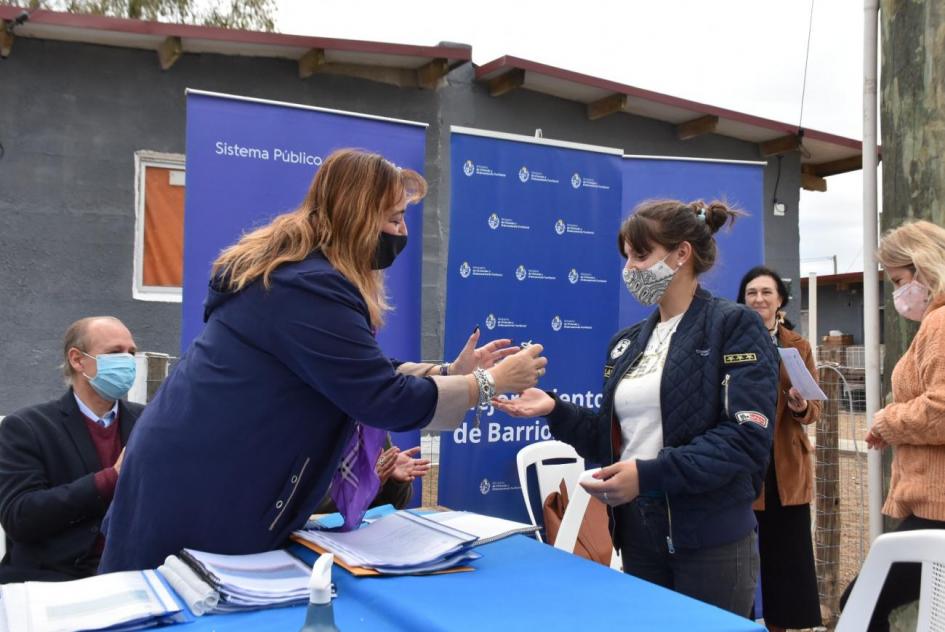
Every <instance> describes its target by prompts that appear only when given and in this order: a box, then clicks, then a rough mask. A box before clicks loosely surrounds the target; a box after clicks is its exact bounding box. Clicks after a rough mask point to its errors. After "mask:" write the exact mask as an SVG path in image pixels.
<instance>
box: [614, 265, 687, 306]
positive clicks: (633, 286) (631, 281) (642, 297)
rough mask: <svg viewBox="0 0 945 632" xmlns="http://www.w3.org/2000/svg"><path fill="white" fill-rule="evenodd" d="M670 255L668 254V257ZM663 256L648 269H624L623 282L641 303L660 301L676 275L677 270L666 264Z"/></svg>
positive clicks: (648, 303)
mask: <svg viewBox="0 0 945 632" xmlns="http://www.w3.org/2000/svg"><path fill="white" fill-rule="evenodd" d="M668 256H669V255H668V254H667V255H666V257H668ZM666 257H663V258H662V259H660V260H659V261H657V262H656V263H654V264H653V265H651V266H650V267H649V268H647V269H646V270H636V269H633V270H631V269H629V268H626V267H625V268H624V269H623V282H624V284H625V285H626V286H627V290H628V291H629V292H630V294H632V295H633V298H635V299H637V301H639V303H640V305H654V304H656V303H659V301H660V299H661V298H663V294H665V293H666V288H668V287H669V283H670V281H672V280H673V277H674V276H676V270H673V269H672V268H670V267H669V266H668V265H666Z"/></svg>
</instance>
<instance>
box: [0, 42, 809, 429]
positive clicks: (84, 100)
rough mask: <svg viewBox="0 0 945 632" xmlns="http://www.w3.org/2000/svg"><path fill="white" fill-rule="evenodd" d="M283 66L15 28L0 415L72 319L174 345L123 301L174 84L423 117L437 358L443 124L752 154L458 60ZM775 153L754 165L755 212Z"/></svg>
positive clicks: (793, 256)
mask: <svg viewBox="0 0 945 632" xmlns="http://www.w3.org/2000/svg"><path fill="white" fill-rule="evenodd" d="M296 73H297V68H296V65H295V63H294V62H291V61H288V60H272V59H260V58H249V57H228V56H221V55H189V54H188V55H184V56H183V57H182V58H181V59H180V60H179V61H178V62H177V63H176V64H175V65H174V67H173V68H172V69H171V70H169V71H167V72H162V71H161V70H160V68H159V67H158V64H157V60H156V56H155V53H154V52H153V51H146V50H135V49H123V48H111V47H104V46H94V45H85V44H73V43H65V42H55V41H47V40H32V39H27V38H19V39H17V42H16V49H15V51H14V54H13V55H11V57H10V58H9V59H7V60H4V61H0V85H2V86H3V107H2V108H0V143H2V144H3V146H4V148H5V150H6V154H5V156H4V157H3V158H2V159H0V323H2V327H0V354H2V357H3V358H4V367H5V369H4V370H3V371H2V378H0V415H2V414H7V413H10V412H12V411H13V410H16V409H17V408H19V407H22V406H25V405H29V404H33V403H36V402H39V401H43V400H46V399H50V398H52V397H56V396H57V395H58V394H60V393H61V391H62V385H61V382H60V380H59V377H58V375H59V373H58V370H57V365H58V364H59V362H60V353H61V351H60V349H59V346H60V338H61V335H62V332H63V331H64V330H65V328H66V327H67V326H68V324H69V323H70V322H72V321H73V320H75V319H76V318H79V317H82V316H87V315H92V314H105V313H108V314H113V315H115V316H118V317H119V318H121V319H122V320H123V321H125V323H126V324H127V325H128V327H129V328H130V329H131V331H132V333H133V334H134V336H135V339H136V341H137V343H138V346H139V348H140V349H142V350H152V351H164V352H170V353H174V352H176V350H177V349H178V345H179V337H180V331H179V330H180V306H179V305H178V304H167V303H156V302H146V301H137V300H134V299H132V290H131V288H132V260H133V244H134V220H135V210H134V159H133V157H134V152H135V151H137V150H142V149H147V150H153V151H161V152H172V153H183V151H184V128H185V100H184V90H185V89H186V88H197V89H202V90H210V91H217V92H228V93H233V94H242V95H247V96H253V97H260V98H266V99H273V100H280V101H289V102H295V103H303V104H308V105H315V106H321V107H327V108H335V109H340V110H349V111H353V112H361V113H368V114H377V115H381V116H390V117H396V118H402V119H409V120H416V121H424V122H428V123H430V128H429V131H428V136H427V163H426V176H427V178H428V180H429V181H430V184H431V190H430V194H429V196H428V198H427V200H426V202H425V206H424V257H423V323H422V327H423V339H422V345H423V349H422V354H423V357H426V358H435V357H441V356H442V355H443V349H442V345H443V319H444V298H445V274H446V272H445V267H446V266H445V264H446V256H447V252H446V249H447V244H448V231H449V170H448V168H447V167H446V166H447V165H448V164H449V128H450V126H451V125H462V126H468V127H479V128H483V129H489V130H496V131H502V132H510V133H516V134H526V135H532V134H533V133H534V130H535V128H539V127H540V128H542V129H543V131H544V135H545V137H546V138H554V139H559V140H568V141H574V142H580V143H587V144H594V145H606V146H611V147H622V148H624V149H625V150H626V151H627V152H628V153H633V154H655V155H676V156H693V157H705V158H724V159H738V160H758V159H759V155H758V150H757V147H756V146H755V145H754V144H751V143H744V142H740V141H737V140H734V139H730V138H725V137H720V136H714V135H709V136H705V137H701V138H697V139H693V140H691V141H686V142H684V143H683V142H679V141H677V140H676V137H675V129H674V127H673V126H671V125H667V124H664V123H660V122H657V121H653V120H649V119H643V118H638V117H632V116H628V115H615V116H611V117H607V118H605V119H602V120H598V121H588V120H587V118H586V116H585V113H584V107H583V106H582V105H580V104H578V103H574V102H570V101H565V100H561V99H556V98H553V97H549V96H545V95H541V94H537V93H533V92H528V91H524V90H519V91H515V92H512V93H510V94H507V95H505V96H503V97H499V98H492V97H490V96H489V95H488V93H487V92H486V90H485V88H484V86H482V85H480V84H477V83H475V82H474V81H473V69H472V67H471V65H469V64H466V65H464V66H461V67H459V68H457V69H456V70H454V71H453V72H452V73H451V74H450V75H449V77H448V78H447V81H446V82H445V83H444V85H443V86H442V87H441V88H440V89H438V90H437V91H435V92H433V91H424V90H416V89H399V88H396V87H393V86H389V85H386V84H381V83H375V82H371V81H366V80H362V79H354V78H350V77H341V76H335V75H315V76H313V77H311V78H309V79H307V80H304V81H302V80H299V79H298V77H297V74H296ZM776 162H777V161H776V160H772V161H769V164H768V167H767V168H766V170H765V205H764V207H765V208H766V209H768V211H769V212H770V206H771V200H772V195H773V187H774V181H775V178H776V168H775V165H776ZM799 178H800V176H799V157H798V156H797V154H792V155H789V156H785V158H784V160H783V165H782V172H781V180H780V185H779V187H778V189H779V195H778V197H779V199H780V200H781V201H783V202H784V203H785V204H786V205H787V215H786V216H785V217H773V216H771V215H770V214H768V215H766V216H765V251H766V254H767V259H768V262H769V263H770V264H771V265H773V266H775V267H777V268H778V269H779V271H780V272H781V273H782V274H783V275H784V276H787V277H790V278H792V279H794V280H795V283H797V279H798V271H799V263H798V239H797V231H798V225H797V205H798V199H799V195H798V187H799ZM795 289H796V290H798V291H796V292H795V295H796V296H799V286H798V287H796V288H795ZM793 309H794V311H795V312H796V311H797V310H798V309H799V305H794V306H793ZM793 315H794V317H795V318H796V316H797V314H796V313H794V314H793Z"/></svg>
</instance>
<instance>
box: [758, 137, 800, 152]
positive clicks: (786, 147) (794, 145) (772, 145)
mask: <svg viewBox="0 0 945 632" xmlns="http://www.w3.org/2000/svg"><path fill="white" fill-rule="evenodd" d="M800 148H801V137H800V136H799V135H797V134H791V135H790V136H782V137H781V138H775V139H773V140H767V141H765V142H763V143H759V144H758V150H759V151H760V152H761V156H762V157H763V158H769V157H771V156H778V155H780V154H786V153H788V152H791V151H796V150H798V149H800Z"/></svg>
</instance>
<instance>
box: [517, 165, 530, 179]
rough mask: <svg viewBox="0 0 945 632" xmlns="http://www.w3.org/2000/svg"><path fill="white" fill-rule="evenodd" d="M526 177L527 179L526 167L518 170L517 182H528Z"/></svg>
mask: <svg viewBox="0 0 945 632" xmlns="http://www.w3.org/2000/svg"><path fill="white" fill-rule="evenodd" d="M528 177H529V173H528V167H522V168H521V169H519V170H518V179H519V180H521V181H522V182H528Z"/></svg>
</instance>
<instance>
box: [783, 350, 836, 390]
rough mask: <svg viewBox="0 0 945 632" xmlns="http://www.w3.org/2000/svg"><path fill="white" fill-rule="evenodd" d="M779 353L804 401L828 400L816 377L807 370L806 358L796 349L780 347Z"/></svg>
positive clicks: (792, 383)
mask: <svg viewBox="0 0 945 632" xmlns="http://www.w3.org/2000/svg"><path fill="white" fill-rule="evenodd" d="M778 353H780V354H781V362H783V363H784V369H785V370H786V371H787V374H788V377H789V378H790V379H791V385H792V386H793V387H794V388H796V389H797V390H798V392H800V394H801V397H803V398H804V399H821V400H826V399H827V396H826V395H825V394H824V392H823V391H822V390H820V387H819V386H817V381H816V380H815V379H814V376H812V375H811V374H810V371H808V370H807V365H806V364H804V358H802V357H801V354H800V353H798V351H797V349H795V348H794V347H778Z"/></svg>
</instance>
